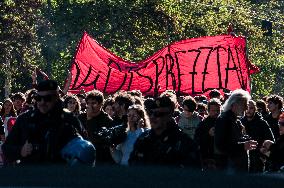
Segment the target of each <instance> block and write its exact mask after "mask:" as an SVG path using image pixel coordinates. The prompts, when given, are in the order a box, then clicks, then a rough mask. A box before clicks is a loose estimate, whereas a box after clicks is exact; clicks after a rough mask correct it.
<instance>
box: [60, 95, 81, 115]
mask: <svg viewBox="0 0 284 188" xmlns="http://www.w3.org/2000/svg"><path fill="white" fill-rule="evenodd" d="M63 103H64V108H66V109H68V110H69V111H70V112H71V113H73V115H74V116H76V117H78V116H79V115H80V114H81V104H80V100H79V98H78V97H77V96H76V95H67V96H66V97H65V98H64V101H63Z"/></svg>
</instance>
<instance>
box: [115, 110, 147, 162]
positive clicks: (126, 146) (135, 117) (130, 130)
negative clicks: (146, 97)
mask: <svg viewBox="0 0 284 188" xmlns="http://www.w3.org/2000/svg"><path fill="white" fill-rule="evenodd" d="M127 119H128V121H127V130H126V131H127V137H126V140H125V141H124V142H123V143H121V144H119V145H117V146H113V147H110V151H111V155H112V158H113V160H114V161H115V162H116V163H118V164H121V165H128V159H129V156H130V153H131V152H132V150H133V146H134V143H135V141H136V140H137V138H138V137H139V136H140V135H141V134H142V133H143V132H145V131H146V130H148V129H149V128H150V122H149V118H148V116H147V114H146V112H145V110H144V108H143V106H141V105H131V106H129V108H128V112H127Z"/></svg>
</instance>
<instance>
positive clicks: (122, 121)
mask: <svg viewBox="0 0 284 188" xmlns="http://www.w3.org/2000/svg"><path fill="white" fill-rule="evenodd" d="M134 103H135V101H134V98H133V96H131V95H130V94H129V93H127V92H125V91H120V92H118V93H116V94H115V95H114V104H113V110H114V118H113V120H114V121H113V125H114V126H115V125H123V126H124V127H125V128H126V127H127V110H128V107H129V106H131V105H133V104H134Z"/></svg>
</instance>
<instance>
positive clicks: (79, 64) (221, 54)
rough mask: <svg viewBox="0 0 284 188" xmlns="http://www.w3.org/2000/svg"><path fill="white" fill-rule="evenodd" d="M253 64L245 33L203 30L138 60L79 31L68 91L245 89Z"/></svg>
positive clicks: (156, 92) (182, 91) (248, 84)
mask: <svg viewBox="0 0 284 188" xmlns="http://www.w3.org/2000/svg"><path fill="white" fill-rule="evenodd" d="M256 68H257V67H255V66H254V65H252V64H250V63H249V61H248V59H247V56H246V39H245V38H244V37H235V36H231V35H220V36H205V37H201V38H192V39H186V40H181V41H178V42H175V43H172V44H170V45H168V46H166V47H164V48H163V49H161V50H159V51H158V52H156V53H155V54H154V55H152V56H150V57H148V58H147V59H145V60H143V61H140V62H130V61H126V60H123V59H122V58H120V57H118V56H116V55H114V54H113V53H111V52H110V51H109V50H107V49H105V48H104V47H103V46H102V45H100V44H99V43H98V42H97V41H95V40H94V39H93V38H91V37H90V36H89V35H88V34H87V33H86V32H85V33H84V35H83V37H82V39H81V41H80V43H79V45H78V47H77V51H76V54H75V57H74V62H73V63H72V65H71V70H70V71H71V74H72V75H73V76H72V81H71V84H70V86H69V92H71V93H78V92H79V91H80V90H82V89H84V90H85V91H86V92H87V91H90V90H93V89H98V90H100V91H102V92H103V93H106V94H112V93H115V92H117V91H119V90H134V89H138V90H140V91H141V92H142V93H143V94H145V95H157V94H158V93H161V92H163V91H165V90H167V89H171V90H175V91H176V93H178V94H191V95H196V94H203V93H206V92H208V91H210V90H212V89H214V88H217V89H219V90H221V91H222V90H223V89H228V90H235V89H238V88H242V89H244V90H247V91H250V74H252V73H254V72H256V70H257V69H256Z"/></svg>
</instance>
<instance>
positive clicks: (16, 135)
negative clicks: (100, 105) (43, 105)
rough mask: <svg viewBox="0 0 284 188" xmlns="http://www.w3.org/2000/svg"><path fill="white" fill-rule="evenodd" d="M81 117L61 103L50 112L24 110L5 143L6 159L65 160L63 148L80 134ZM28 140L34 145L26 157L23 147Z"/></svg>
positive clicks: (29, 160)
mask: <svg viewBox="0 0 284 188" xmlns="http://www.w3.org/2000/svg"><path fill="white" fill-rule="evenodd" d="M75 127H76V128H78V127H80V122H79V120H78V119H77V118H76V117H74V116H73V115H72V114H71V113H69V112H65V111H64V110H63V108H62V105H61V103H58V104H57V105H56V106H55V108H54V110H52V112H50V113H48V114H41V113H40V112H39V110H37V109H35V110H31V111H28V112H25V113H23V114H21V115H20V116H19V117H18V118H17V120H16V122H15V125H14V126H13V129H12V131H11V132H10V133H9V135H8V137H7V139H6V141H5V143H4V144H3V146H2V150H3V154H4V156H5V159H6V160H7V161H9V162H13V161H16V160H21V163H22V164H37V163H40V164H42V163H57V162H63V159H62V158H61V154H60V151H61V149H62V148H63V147H64V146H65V145H66V144H67V143H68V142H69V141H71V140H72V139H73V138H75V137H76V136H78V131H77V129H76V128H75ZM26 141H28V142H29V143H31V144H32V145H33V151H32V154H31V155H28V156H27V157H25V158H23V157H22V156H21V148H22V147H23V145H24V144H25V143H26Z"/></svg>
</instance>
